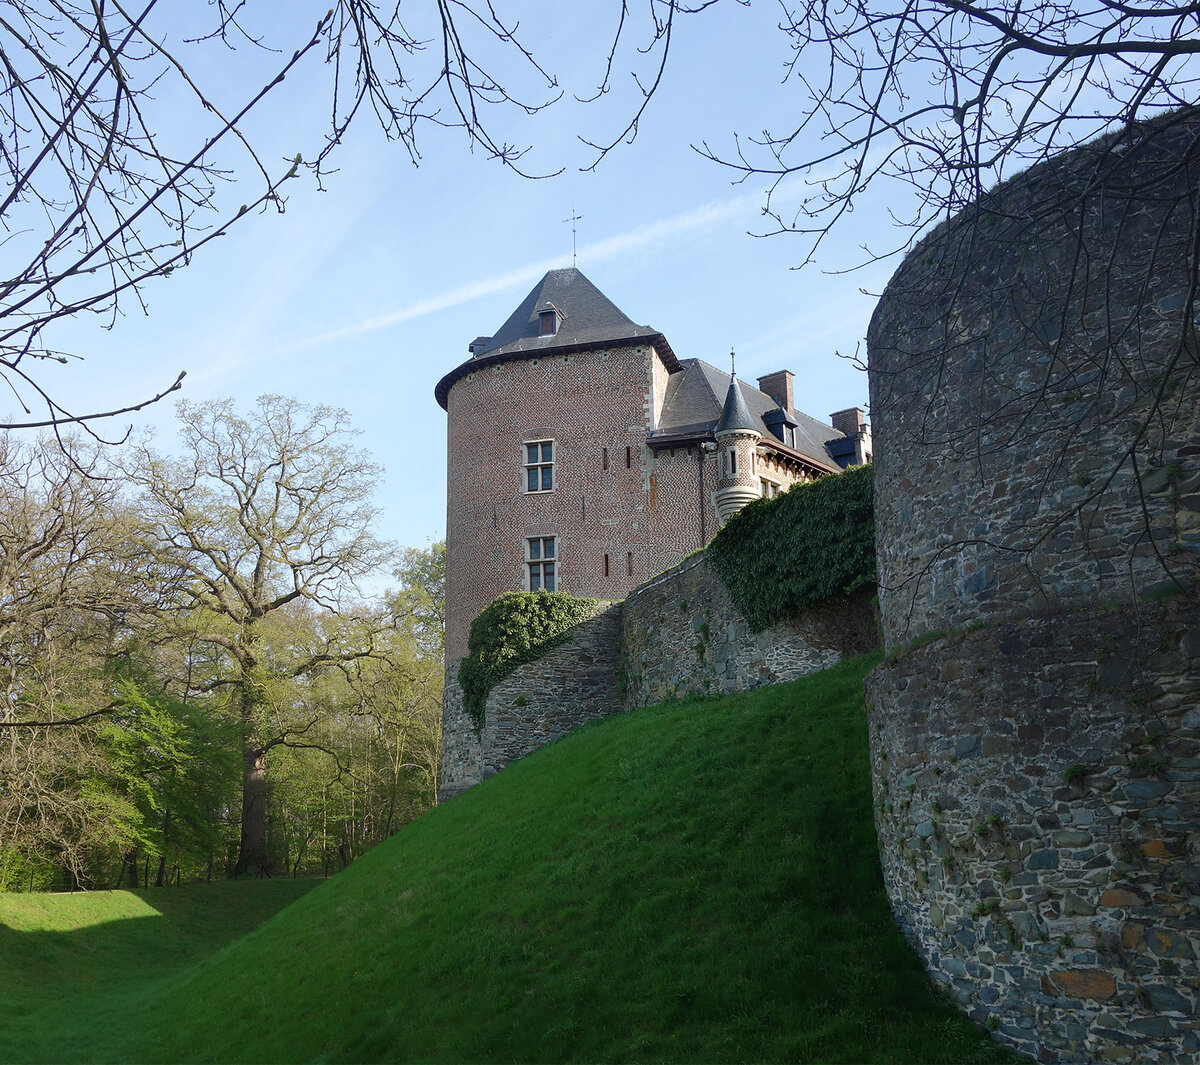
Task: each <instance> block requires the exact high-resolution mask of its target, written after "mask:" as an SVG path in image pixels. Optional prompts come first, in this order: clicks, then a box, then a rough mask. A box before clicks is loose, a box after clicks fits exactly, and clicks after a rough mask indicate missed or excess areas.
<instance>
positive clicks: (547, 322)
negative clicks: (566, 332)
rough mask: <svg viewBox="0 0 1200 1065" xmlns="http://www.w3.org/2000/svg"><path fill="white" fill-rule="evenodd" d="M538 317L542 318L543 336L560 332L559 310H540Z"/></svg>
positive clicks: (541, 328)
mask: <svg viewBox="0 0 1200 1065" xmlns="http://www.w3.org/2000/svg"><path fill="white" fill-rule="evenodd" d="M538 319H539V320H540V330H541V336H544V337H552V336H554V334H555V333H557V332H558V311H556V310H554V309H553V308H551V309H550V310H546V311H539V312H538Z"/></svg>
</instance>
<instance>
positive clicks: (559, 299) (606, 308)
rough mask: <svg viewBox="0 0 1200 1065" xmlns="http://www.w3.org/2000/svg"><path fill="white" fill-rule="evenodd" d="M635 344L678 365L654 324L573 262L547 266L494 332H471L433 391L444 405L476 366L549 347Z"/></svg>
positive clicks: (537, 353) (666, 362)
mask: <svg viewBox="0 0 1200 1065" xmlns="http://www.w3.org/2000/svg"><path fill="white" fill-rule="evenodd" d="M544 311H553V312H555V325H556V327H557V328H556V329H555V331H554V332H553V333H551V334H549V335H545V336H543V335H542V322H541V315H542V312H544ZM637 343H645V344H649V345H650V346H652V347H653V348H654V350H655V351H656V352H658V355H659V358H661V359H662V362H663V365H664V366H665V367H666V369H667V372H668V373H675V372H676V371H677V370H678V369H679V360H678V359H677V358H676V357H675V352H673V351H672V350H671V345H670V344H669V343H668V342H667V338H666V337H665V336H663V335H662V333H660V332H659V331H658V330H657V329H655V328H653V327H652V326H648V325H637V324H635V323H634V322H633V321H632V320H631V319H630V318H629V317H628V316H627V315H625V314H624V313H623V312H622V311H621V310H620V309H618V308H617V306H616V305H615V304H614V303H613V302H612V300H610V299H609V298H608V297H607V296H606V295H604V293H603V292H601V291H600V290H599V289H598V288H596V286H595V285H593V284H592V283H591V282H590V281H589V280H588V279H587V278H586V277H584V276H583V274H581V273H580V272H579V271H578V270H577V269H576V268H575V267H570V268H568V269H563V270H551V271H550V272H549V273H547V274H546V276H545V277H543V278H542V279H541V281H539V282H538V283H537V284H536V285H534V287H533V289H532V291H531V292H530V293H529V295H528V296H526V297H525V298H524V299H523V300H522V301H521V305H520V306H519V307H518V308H517V309H516V310H515V311H513V313H512V314H510V315H509V316H508V320H507V321H506V322H505V323H504V324H503V325H502V326H501V327H500V328H499V330H497V332H496V335H495V336H490V337H485V336H481V337H476V338H475V339H474V340H473V341H472V342H471V344H470V351H471V358H469V359H468V360H467V361H466V362H464V363H462V364H461V365H459V366H456V367H455V368H454V369H453V370H451V371H450V372H449V373H448V374H446V376H445V377H443V378H442V379H441V380H440V381H439V382H438V383H437V388H435V389H434V395H435V396H436V397H437V401H438V403H440V404H441V405H442V407H445V406H446V403H447V401H448V397H449V395H450V389H451V388H453V387H454V384H455V382H457V381H459V380H461V379H462V378H463V377H466V376H467V375H468V374H470V373H472V372H473V371H475V370H477V369H479V368H480V367H481V366H488V365H493V364H496V363H502V362H516V361H520V360H523V359H536V358H538V357H539V356H540V355H543V354H550V353H553V352H562V353H563V354H566V353H568V352H571V351H588V350H595V349H596V348H603V347H607V346H610V345H613V346H616V345H620V344H637Z"/></svg>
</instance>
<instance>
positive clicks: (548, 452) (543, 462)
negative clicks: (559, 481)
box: [525, 440, 554, 492]
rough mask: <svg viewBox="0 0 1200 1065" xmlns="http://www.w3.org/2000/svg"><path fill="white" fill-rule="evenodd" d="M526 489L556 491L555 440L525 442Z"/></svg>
mask: <svg viewBox="0 0 1200 1065" xmlns="http://www.w3.org/2000/svg"><path fill="white" fill-rule="evenodd" d="M525 491H526V492H552V491H554V441H553V440H533V441H526V443H525Z"/></svg>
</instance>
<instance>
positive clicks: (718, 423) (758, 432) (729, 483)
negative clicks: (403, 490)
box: [436, 268, 871, 676]
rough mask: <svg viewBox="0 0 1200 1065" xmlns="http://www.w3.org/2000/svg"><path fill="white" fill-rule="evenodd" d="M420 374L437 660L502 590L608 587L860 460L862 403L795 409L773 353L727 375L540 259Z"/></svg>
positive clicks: (605, 591) (453, 656)
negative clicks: (439, 579)
mask: <svg viewBox="0 0 1200 1065" xmlns="http://www.w3.org/2000/svg"><path fill="white" fill-rule="evenodd" d="M469 351H470V355H471V357H470V358H469V359H467V360H466V361H465V362H463V363H462V364H461V365H459V366H457V367H456V368H455V369H453V370H451V371H450V372H449V373H448V374H446V376H445V377H443V378H442V379H441V381H440V382H439V383H438V385H437V389H436V396H437V400H438V402H439V403H440V404H441V405H442V407H443V408H445V410H446V413H447V486H446V487H447V493H446V495H447V508H446V510H447V513H446V662H447V670H448V676H450V675H452V674H453V673H454V672H455V669H456V663H457V662H458V661H459V660H460V659H461V658H462V657H463V656H464V655H465V654H466V651H467V637H468V634H469V630H470V625H471V622H472V620H473V619H474V618H475V617H477V616H478V615H479V613H480V611H482V610H483V608H484V607H486V606H487V605H488V604H489V603H490V602H492V600H493V599H495V598H496V597H497V596H498V595H500V594H501V593H503V592H510V591H518V590H522V589H523V590H527V591H536V590H538V589H541V588H544V589H547V590H550V591H553V590H556V589H561V590H563V591H569V592H571V593H572V594H574V595H578V596H587V597H596V598H600V599H610V600H611V599H622V598H624V597H625V596H626V595H627V594H628V593H629V592H630V591H632V590H633V589H634V588H636V587H637V586H638V585H639V584H641V583H642V582H644V581H645V580H646V579H647V578H649V577H651V576H653V575H654V574H656V573H658V572H661V571H662V570H664V569H666V568H667V567H669V566H672V565H674V564H675V563H677V562H678V561H679V560H680V559H681V558H683V556H684V555H686V554H688V553H689V552H691V551H694V550H696V549H697V548H701V547H703V546H704V545H705V544H707V543H708V541H709V540H711V539H712V537H713V536H714V535H715V533H716V531H717V529H718V528H720V526H721V524H722V523H723V522H724V521H725V519H726V518H728V516H729V515H730V514H731V513H733V512H734V511H736V510H737V509H739V508H740V507H741V506H744V505H745V504H746V503H747V502H749V501H750V500H751V499H754V498H756V497H758V496H760V495H768V496H769V495H774V494H775V493H776V492H779V491H783V490H785V489H787V488H789V487H790V486H791V485H793V484H795V483H796V482H798V481H809V480H813V479H814V478H817V477H820V476H821V475H823V474H826V473H831V472H835V471H837V470H839V469H841V468H842V467H844V466H847V465H851V464H854V463H862V462H867V461H870V457H871V456H870V451H871V441H870V435H869V432H868V429H867V426H866V423H865V422H864V420H863V411H862V410H860V409H859V408H850V409H848V410H843V411H839V412H838V413H836V414H833V415H831V420H832V425H826V424H824V423H822V422H820V421H817V420H816V419H815V418H812V417H810V416H808V415H807V414H803V413H801V412H799V411H797V410H796V409H795V406H794V399H793V375H792V373H791V372H789V371H787V370H781V371H779V372H777V373H772V374H770V375H768V376H766V377H762V378H759V382H758V384H759V387H758V388H752V387H750V386H749V385H746V384H743V383H742V382H739V381H738V380H737V379H736V377H734V376H732V375H731V374H726V373H723V372H722V371H720V370H718V369H717V368H715V367H713V366H710V365H709V364H708V363H705V362H702V361H701V360H700V359H695V358H691V359H680V358H678V357H676V355H675V352H674V351H673V350H672V349H671V345H670V344H669V343H668V341H667V338H666V337H665V336H664V335H663V334H662V333H660V332H658V331H657V330H656V329H653V328H651V327H650V326H641V325H636V324H634V322H633V321H631V320H630V319H629V318H628V317H626V315H624V314H623V313H622V312H621V311H620V310H618V309H617V307H615V306H614V305H613V303H612V302H611V301H610V300H609V299H608V298H607V297H606V296H605V295H604V294H603V293H602V292H600V291H599V290H598V289H597V288H596V287H595V286H594V285H593V284H592V283H591V282H590V281H589V280H588V279H587V278H586V277H584V275H583V274H582V273H580V271H579V270H577V269H574V268H570V269H561V270H551V271H550V272H549V273H547V274H546V276H545V277H543V278H542V280H541V281H539V282H538V284H537V285H535V286H534V288H533V290H532V291H531V292H530V293H529V295H528V296H526V297H525V299H524V300H523V301H522V302H521V304H520V306H518V307H517V309H516V310H515V311H513V313H512V314H511V315H510V316H509V318H508V320H507V321H506V322H505V323H504V324H503V325H502V326H501V327H500V329H499V331H498V332H497V333H496V334H495V335H494V336H481V337H477V338H476V339H475V340H474V341H472V342H471V344H470V345H469Z"/></svg>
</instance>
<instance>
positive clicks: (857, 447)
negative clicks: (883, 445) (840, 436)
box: [829, 407, 872, 466]
mask: <svg viewBox="0 0 1200 1065" xmlns="http://www.w3.org/2000/svg"><path fill="white" fill-rule="evenodd" d="M829 424H830V425H832V426H833V427H834V428H835V429H836V430H837V431H838V432H839V433H845V434H846V435H847V436H848V437H850V439H851V440H853V441H854V464H855V465H856V466H860V465H862V464H863V463H864V462H870V461H871V449H872V444H871V430H870V428H869V427H868V426H867V412H866V411H865V410H863V409H862V407H848V408H846V410H839V411H834V412H833V413H832V414H831V415H830V416H829Z"/></svg>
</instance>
